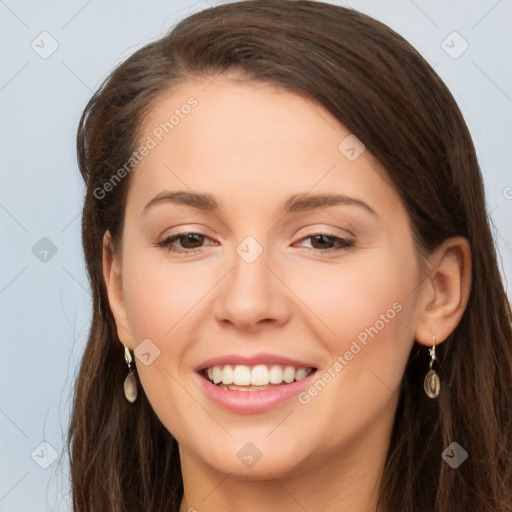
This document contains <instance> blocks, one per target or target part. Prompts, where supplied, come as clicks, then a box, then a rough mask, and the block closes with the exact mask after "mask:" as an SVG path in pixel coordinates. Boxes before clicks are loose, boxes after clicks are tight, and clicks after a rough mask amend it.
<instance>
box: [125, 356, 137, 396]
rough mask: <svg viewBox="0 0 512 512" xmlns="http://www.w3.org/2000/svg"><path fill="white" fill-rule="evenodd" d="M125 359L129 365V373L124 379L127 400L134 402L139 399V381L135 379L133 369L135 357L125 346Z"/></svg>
mask: <svg viewBox="0 0 512 512" xmlns="http://www.w3.org/2000/svg"><path fill="white" fill-rule="evenodd" d="M124 359H125V361H126V364H127V365H128V370H129V371H128V375H127V376H126V379H124V396H125V397H126V400H128V402H130V403H131V404H133V402H135V400H137V381H136V380H135V372H134V371H133V359H132V355H131V354H130V350H129V349H128V348H126V347H124Z"/></svg>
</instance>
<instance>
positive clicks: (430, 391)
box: [423, 336, 441, 398]
mask: <svg viewBox="0 0 512 512" xmlns="http://www.w3.org/2000/svg"><path fill="white" fill-rule="evenodd" d="M432 337H433V339H434V345H432V348H429V349H428V352H429V354H430V370H429V372H428V373H427V375H426V376H425V381H424V383H423V387H424V389H425V393H426V394H427V396H428V397H429V398H436V397H437V396H438V395H439V391H440V390H441V381H440V380H439V376H438V375H437V373H436V371H435V370H434V369H432V365H433V364H434V361H435V360H436V337H435V336H432Z"/></svg>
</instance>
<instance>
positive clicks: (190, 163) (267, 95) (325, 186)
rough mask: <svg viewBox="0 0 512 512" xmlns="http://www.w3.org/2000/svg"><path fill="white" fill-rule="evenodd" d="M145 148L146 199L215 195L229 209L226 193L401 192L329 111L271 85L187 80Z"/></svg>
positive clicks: (146, 129)
mask: <svg viewBox="0 0 512 512" xmlns="http://www.w3.org/2000/svg"><path fill="white" fill-rule="evenodd" d="M144 145H146V146H148V147H150V149H148V150H146V151H145V155H144V157H143V158H142V159H141V160H140V162H138V163H137V166H136V172H135V173H134V174H135V176H134V177H133V178H134V181H133V183H132V188H133V189H134V191H135V193H136V195H137V196H144V198H145V199H147V200H149V199H150V197H149V196H150V195H151V194H153V195H154V194H157V193H159V192H161V191H162V190H163V189H170V190H176V189H180V190H186V189H194V190H198V191H207V192H211V193H214V194H216V195H219V196H220V197H221V201H220V202H221V203H222V202H223V201H224V199H223V198H222V196H223V195H225V196H226V198H225V200H235V199H237V198H240V197H244V198H246V199H248V200H249V199H251V198H254V201H261V200H262V198H266V199H270V198H271V197H274V196H275V197H276V198H277V197H279V199H282V200H283V201H284V200H285V199H286V198H287V197H289V196H290V194H293V193H298V194H301V193H302V194H303V193H306V192H308V191H309V190H311V191H314V192H315V193H321V192H333V191H337V192H343V193H356V192H357V193H361V192H362V191H364V190H365V189H366V190H367V191H369V192H370V193H372V192H377V193H378V192H379V191H381V192H382V194H381V196H382V197H380V198H376V200H377V202H382V201H383V200H384V196H385V193H386V192H388V193H389V192H391V193H393V191H392V190H391V188H390V187H389V186H388V185H387V183H386V182H387V181H388V180H387V175H386V173H385V172H384V171H383V169H381V168H380V166H379V164H378V162H377V161H376V160H375V159H374V158H373V157H372V155H370V154H369V152H368V151H365V150H364V145H363V144H362V143H361V142H360V141H358V139H356V138H355V136H354V135H353V134H351V133H350V131H349V130H348V129H347V128H346V127H345V126H344V125H343V124H341V123H340V122H339V121H338V120H337V119H335V118H334V117H333V116H332V115H331V114H330V113H329V112H328V111H327V110H326V109H325V108H324V107H322V106H321V105H319V104H318V103H316V102H315V101H313V100H311V99H310V98H307V97H304V96H301V95H299V94H296V93H294V92H291V91H289V90H286V89H283V88H281V87H279V86H276V85H274V84H269V83H261V82H254V81H251V82H241V81H235V80H232V79H230V78H223V77H218V78H216V79H214V80H211V79H210V80H191V81H189V82H186V83H184V84H181V85H180V87H178V88H176V89H173V90H170V91H168V92H167V93H166V94H165V95H162V96H161V97H160V98H159V99H158V101H156V102H155V103H154V105H153V106H152V108H151V110H150V111H149V113H148V115H147V116H146V118H145V120H144V123H143V129H142V133H141V137H140V141H139V146H140V147H142V146H144ZM347 150H348V152H347ZM361 151H362V152H361ZM359 153H360V154H359ZM358 155H359V156H358ZM354 156H355V158H354ZM383 178H384V179H383ZM386 187H387V189H389V190H387V189H386ZM285 196H286V197H285ZM394 200H395V201H396V197H395V198H394Z"/></svg>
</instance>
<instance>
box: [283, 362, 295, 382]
mask: <svg viewBox="0 0 512 512" xmlns="http://www.w3.org/2000/svg"><path fill="white" fill-rule="evenodd" d="M294 379H295V368H294V367H293V366H287V367H286V368H285V369H284V372H283V380H284V381H285V382H286V383H288V384H290V382H293V381H294Z"/></svg>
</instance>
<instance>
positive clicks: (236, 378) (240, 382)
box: [214, 364, 251, 386]
mask: <svg viewBox="0 0 512 512" xmlns="http://www.w3.org/2000/svg"><path fill="white" fill-rule="evenodd" d="M214 368H215V367H214ZM233 383H234V384H235V385H236V386H249V385H250V384H251V370H250V368H249V367H248V366H244V365H242V364H239V365H237V366H235V371H234V372H233Z"/></svg>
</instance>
